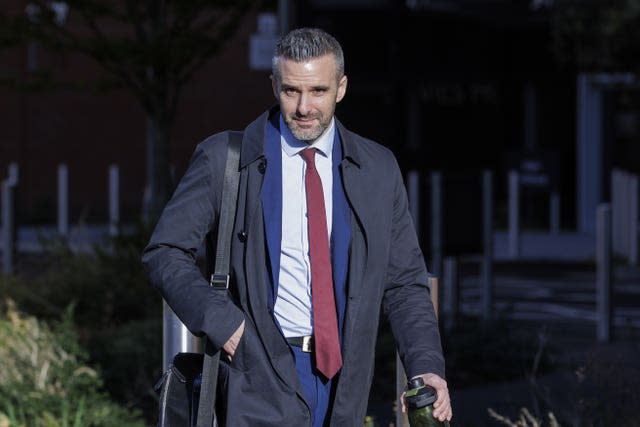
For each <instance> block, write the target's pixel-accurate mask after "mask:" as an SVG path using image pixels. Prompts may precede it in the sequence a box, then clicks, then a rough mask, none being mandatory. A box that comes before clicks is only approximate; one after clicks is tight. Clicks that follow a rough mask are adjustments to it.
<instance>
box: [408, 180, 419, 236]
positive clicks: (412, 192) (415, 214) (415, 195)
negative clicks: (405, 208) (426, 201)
mask: <svg viewBox="0 0 640 427" xmlns="http://www.w3.org/2000/svg"><path fill="white" fill-rule="evenodd" d="M407 194H408V197H409V212H410V213H411V218H413V225H414V227H415V229H416V234H417V235H418V238H419V237H420V173H419V172H418V171H410V172H409V173H408V174H407Z"/></svg>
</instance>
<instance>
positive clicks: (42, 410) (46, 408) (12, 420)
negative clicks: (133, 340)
mask: <svg viewBox="0 0 640 427" xmlns="http://www.w3.org/2000/svg"><path fill="white" fill-rule="evenodd" d="M71 315H72V312H71V310H69V311H67V313H66V314H65V316H64V317H63V319H62V321H60V322H56V324H55V326H54V327H49V326H48V325H47V324H45V323H44V322H41V321H39V320H38V319H36V318H35V317H32V316H25V315H22V314H20V313H19V312H18V311H17V310H16V309H15V307H14V304H13V303H12V302H11V301H9V302H8V303H6V307H5V309H3V310H2V314H1V315H0V360H2V369H0V425H5V426H11V427H14V426H15V427H18V426H29V427H71V426H73V427H79V426H104V427H111V426H113V427H127V426H131V427H133V426H142V425H144V424H143V423H142V421H141V419H140V417H139V415H138V414H137V413H136V412H135V411H130V410H127V409H125V408H122V407H120V406H118V405H117V404H115V403H114V402H112V401H111V400H110V399H109V398H108V396H107V394H106V393H105V392H103V391H102V380H101V378H100V375H99V373H98V372H97V371H96V370H95V369H92V368H91V367H89V366H88V365H87V364H86V363H87V355H86V353H85V352H84V351H83V350H82V349H81V347H80V345H79V344H78V340H77V337H76V333H75V329H74V327H73V323H72V321H71Z"/></svg>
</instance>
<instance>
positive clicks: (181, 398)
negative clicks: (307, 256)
mask: <svg viewBox="0 0 640 427" xmlns="http://www.w3.org/2000/svg"><path fill="white" fill-rule="evenodd" d="M228 135H229V148H228V150H227V164H226V167H225V172H224V183H223V185H222V204H221V207H220V221H219V223H218V238H217V242H218V243H217V247H216V258H215V265H214V273H213V274H212V275H211V280H210V284H211V286H212V287H213V288H214V289H215V290H216V292H221V293H225V294H226V293H227V292H228V288H229V252H230V249H231V233H232V231H233V230H232V229H233V223H234V217H235V212H236V201H237V199H238V185H239V181H240V178H239V164H240V146H241V141H242V133H239V132H229V134H228ZM219 361H220V350H217V351H216V350H214V349H213V346H212V345H211V342H210V341H208V340H207V344H206V347H205V353H204V354H200V353H178V354H177V355H176V356H175V357H174V358H173V361H172V363H171V365H170V366H169V369H167V371H166V372H165V373H164V374H163V375H162V378H161V379H160V381H158V383H157V384H156V386H155V389H156V391H158V392H160V402H159V416H158V427H213V426H214V423H215V421H216V419H215V410H214V406H215V405H214V404H215V401H216V386H217V382H218V362H219Z"/></svg>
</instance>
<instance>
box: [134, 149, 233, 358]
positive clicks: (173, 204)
mask: <svg viewBox="0 0 640 427" xmlns="http://www.w3.org/2000/svg"><path fill="white" fill-rule="evenodd" d="M205 144H208V143H207V141H205V142H203V143H201V144H200V145H198V147H197V148H196V150H195V152H194V154H193V156H192V158H191V161H190V163H189V167H188V168H187V171H186V172H185V174H184V176H183V177H182V179H181V180H180V183H179V184H178V187H177V188H176V191H175V193H174V194H173V196H172V197H171V200H170V201H169V202H168V203H167V205H166V207H165V208H164V211H163V212H162V215H161V216H160V219H159V220H158V224H157V225H156V228H155V230H154V232H153V234H152V236H151V240H150V241H149V244H148V245H147V247H146V248H145V249H144V251H143V254H142V263H143V265H144V267H145V269H146V271H147V273H148V274H149V278H150V280H151V283H152V284H153V286H154V287H156V288H157V289H158V290H159V291H160V293H161V295H162V297H163V298H164V300H165V301H166V302H167V303H168V304H169V306H170V307H171V308H172V310H173V311H174V312H175V313H176V315H177V316H178V317H179V318H180V320H181V321H182V322H183V323H184V324H185V326H186V327H187V328H188V329H189V331H191V333H193V334H195V335H198V336H202V335H204V334H206V335H207V337H208V338H209V339H210V340H211V342H212V343H213V344H214V346H215V347H216V348H220V347H222V346H223V345H224V343H225V342H226V341H227V340H228V339H229V337H230V336H231V335H232V334H233V332H234V331H235V330H236V329H237V328H238V327H239V326H240V324H241V323H242V321H243V320H244V315H243V313H242V311H241V310H240V309H239V308H238V307H236V305H235V304H234V303H233V302H232V300H231V298H230V297H228V296H226V295H220V293H217V292H215V291H214V290H213V288H211V286H209V282H208V281H207V280H206V279H205V278H204V277H203V275H202V273H201V272H200V269H199V268H198V266H197V265H196V252H197V250H198V248H199V247H200V246H201V245H202V242H203V241H204V239H205V237H206V235H207V233H208V232H209V231H210V230H211V229H212V227H213V226H214V224H216V221H217V219H218V218H217V217H218V210H219V206H218V205H219V203H220V192H221V186H222V180H223V177H222V175H223V173H224V167H225V162H226V144H221V143H217V144H216V150H215V151H212V150H207V149H205ZM209 147H211V144H210V143H209ZM209 152H215V153H224V154H220V155H210V154H209Z"/></svg>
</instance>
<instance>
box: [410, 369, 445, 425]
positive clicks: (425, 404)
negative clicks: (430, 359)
mask: <svg viewBox="0 0 640 427" xmlns="http://www.w3.org/2000/svg"><path fill="white" fill-rule="evenodd" d="M407 389H408V390H407V394H406V395H405V400H406V403H407V409H408V416H409V425H410V426H411V427H449V421H440V420H438V419H437V418H435V417H434V416H433V414H432V413H433V402H435V401H436V397H437V396H436V391H435V389H434V388H433V387H429V386H427V385H424V381H422V378H414V379H412V380H410V381H409V383H408V385H407Z"/></svg>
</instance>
